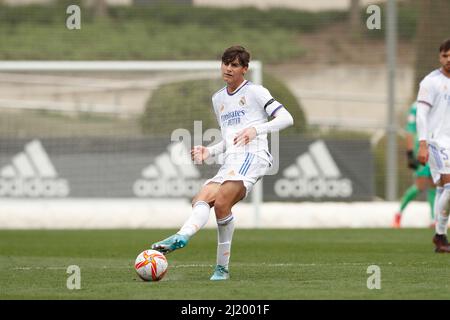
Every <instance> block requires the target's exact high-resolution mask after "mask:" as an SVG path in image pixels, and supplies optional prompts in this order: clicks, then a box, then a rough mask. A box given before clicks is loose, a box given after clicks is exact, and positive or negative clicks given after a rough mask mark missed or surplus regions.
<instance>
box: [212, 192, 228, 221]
mask: <svg viewBox="0 0 450 320" xmlns="http://www.w3.org/2000/svg"><path fill="white" fill-rule="evenodd" d="M230 210H231V206H230V203H229V201H227V200H226V199H224V198H223V197H218V198H217V199H216V201H215V202H214V211H215V212H216V217H218V218H221V217H224V216H227V215H228V214H229V213H230Z"/></svg>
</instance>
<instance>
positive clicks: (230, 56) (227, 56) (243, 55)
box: [222, 46, 250, 67]
mask: <svg viewBox="0 0 450 320" xmlns="http://www.w3.org/2000/svg"><path fill="white" fill-rule="evenodd" d="M236 58H238V59H239V64H240V65H241V66H243V67H248V63H249V62H250V52H248V51H247V50H245V48H244V47H242V46H232V47H229V48H228V49H226V50H225V51H224V53H223V55H222V62H223V63H224V64H229V63H230V62H233V61H234V60H235V59H236Z"/></svg>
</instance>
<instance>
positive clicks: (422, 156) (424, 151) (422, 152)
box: [417, 141, 428, 165]
mask: <svg viewBox="0 0 450 320" xmlns="http://www.w3.org/2000/svg"><path fill="white" fill-rule="evenodd" d="M417 160H419V162H420V163H421V164H423V165H425V164H426V163H427V162H428V146H427V142H426V141H420V143H419V151H418V152H417Z"/></svg>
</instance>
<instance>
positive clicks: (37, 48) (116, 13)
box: [0, 0, 346, 62]
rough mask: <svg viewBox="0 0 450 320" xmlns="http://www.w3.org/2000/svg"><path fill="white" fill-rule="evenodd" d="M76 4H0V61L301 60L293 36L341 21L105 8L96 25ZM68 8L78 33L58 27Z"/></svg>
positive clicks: (332, 15)
mask: <svg viewBox="0 0 450 320" xmlns="http://www.w3.org/2000/svg"><path fill="white" fill-rule="evenodd" d="M80 3H81V1H66V0H62V1H57V4H56V5H51V6H36V5H35V6H12V7H9V6H2V5H0V38H1V39H2V45H1V46H0V59H4V60H8V59H15V60H34V59H35V60H40V59H42V60H93V59H99V60H167V59H177V60H183V59H184V60H187V59H197V60H198V59H204V60H205V59H206V60H210V59H216V58H219V57H218V55H219V54H220V53H221V52H222V51H223V49H224V48H225V47H227V46H231V45H234V44H242V45H244V46H245V47H247V48H249V49H250V51H251V52H252V55H253V57H254V58H257V59H258V60H262V61H264V62H282V61H286V60H289V59H292V58H297V57H300V56H302V55H303V54H304V53H305V49H304V48H303V47H302V46H301V43H300V41H299V40H298V35H299V34H300V33H301V32H309V31H314V30H317V29H319V28H321V27H322V26H324V25H327V24H330V23H334V22H335V21H340V20H343V19H345V18H346V12H340V11H328V12H320V13H311V12H304V11H295V10H286V9H272V10H258V9H255V8H239V9H220V8H206V7H192V6H181V5H164V6H156V5H153V6H129V7H128V6H127V7H120V6H119V7H116V6H111V7H110V8H109V15H108V17H107V18H102V19H99V18H97V19H96V18H95V17H94V15H93V12H92V10H91V9H90V8H89V7H86V6H83V5H80ZM69 4H79V5H80V7H81V29H80V30H68V29H67V28H66V19H67V17H68V15H67V14H66V8H67V6H68V5H69Z"/></svg>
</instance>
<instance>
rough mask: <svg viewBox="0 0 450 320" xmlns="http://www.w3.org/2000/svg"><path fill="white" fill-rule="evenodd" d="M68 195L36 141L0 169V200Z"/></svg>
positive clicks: (65, 182)
mask: <svg viewBox="0 0 450 320" xmlns="http://www.w3.org/2000/svg"><path fill="white" fill-rule="evenodd" d="M69 191H70V190H69V184H68V183H67V180H65V179H60V178H58V173H57V172H56V170H55V167H54V166H53V164H52V162H51V161H50V158H49V156H48V154H47V153H46V152H45V149H44V147H43V146H42V144H41V142H40V141H39V140H33V141H31V142H29V143H27V144H26V145H25V148H24V151H23V152H20V153H18V154H16V155H15V156H14V157H13V158H12V160H11V164H8V165H6V166H3V167H2V168H0V197H66V196H67V195H68V194H69Z"/></svg>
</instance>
